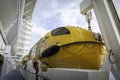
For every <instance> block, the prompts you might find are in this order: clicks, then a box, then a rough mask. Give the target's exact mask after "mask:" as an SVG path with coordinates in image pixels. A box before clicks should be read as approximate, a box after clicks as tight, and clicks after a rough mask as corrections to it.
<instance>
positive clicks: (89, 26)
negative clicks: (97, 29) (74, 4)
mask: <svg viewBox="0 0 120 80" xmlns="http://www.w3.org/2000/svg"><path fill="white" fill-rule="evenodd" d="M85 17H86V21H87V23H88V30H90V31H92V30H91V20H92V12H91V11H89V12H87V13H85Z"/></svg>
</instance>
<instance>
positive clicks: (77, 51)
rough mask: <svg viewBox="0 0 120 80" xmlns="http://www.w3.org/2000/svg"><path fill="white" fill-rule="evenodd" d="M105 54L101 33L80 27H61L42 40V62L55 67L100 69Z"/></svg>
mask: <svg viewBox="0 0 120 80" xmlns="http://www.w3.org/2000/svg"><path fill="white" fill-rule="evenodd" d="M103 55H104V54H103V42H102V39H101V36H100V34H97V33H93V32H91V31H89V30H86V29H83V28H79V27H73V26H66V27H59V28H56V29H54V30H52V31H51V32H49V33H47V34H46V35H45V36H44V37H43V38H41V40H40V56H41V57H42V62H44V63H46V64H47V65H49V66H50V67H54V68H79V69H99V67H100V64H101V61H102V59H103V57H101V56H103Z"/></svg>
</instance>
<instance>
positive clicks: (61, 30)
mask: <svg viewBox="0 0 120 80" xmlns="http://www.w3.org/2000/svg"><path fill="white" fill-rule="evenodd" d="M65 34H70V31H69V30H68V29H67V28H65V27H60V28H57V29H54V30H52V32H51V35H52V36H59V35H65Z"/></svg>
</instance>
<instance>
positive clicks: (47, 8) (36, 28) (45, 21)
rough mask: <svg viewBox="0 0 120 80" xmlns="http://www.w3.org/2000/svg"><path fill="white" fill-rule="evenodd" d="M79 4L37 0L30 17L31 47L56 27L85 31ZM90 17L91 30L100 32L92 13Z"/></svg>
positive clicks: (67, 0) (77, 0)
mask: <svg viewBox="0 0 120 80" xmlns="http://www.w3.org/2000/svg"><path fill="white" fill-rule="evenodd" d="M116 1H118V0H116ZM81 2H82V0H37V2H36V6H35V9H34V12H33V15H32V20H33V29H32V30H33V31H32V40H31V46H33V44H35V43H36V42H37V41H38V40H39V39H40V38H41V37H42V36H44V35H45V34H46V33H47V32H48V31H50V30H52V29H54V28H57V27H61V26H65V25H72V26H80V27H82V28H85V29H87V22H86V20H85V16H83V15H81V14H80V7H79V5H80V3H81ZM118 7H119V6H118ZM92 17H93V18H92V22H91V25H92V30H93V31H94V32H100V30H99V27H98V23H97V21H96V17H95V14H94V12H93V11H92Z"/></svg>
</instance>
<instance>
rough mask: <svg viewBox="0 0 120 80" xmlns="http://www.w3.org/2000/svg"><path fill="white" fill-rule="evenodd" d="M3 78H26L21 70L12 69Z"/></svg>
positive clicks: (21, 79) (17, 79)
mask: <svg viewBox="0 0 120 80" xmlns="http://www.w3.org/2000/svg"><path fill="white" fill-rule="evenodd" d="M1 80H25V79H24V78H23V76H22V75H21V73H20V72H19V70H16V69H15V70H11V71H10V72H9V73H8V74H7V75H5V76H4V77H3V78H2V79H1Z"/></svg>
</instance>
